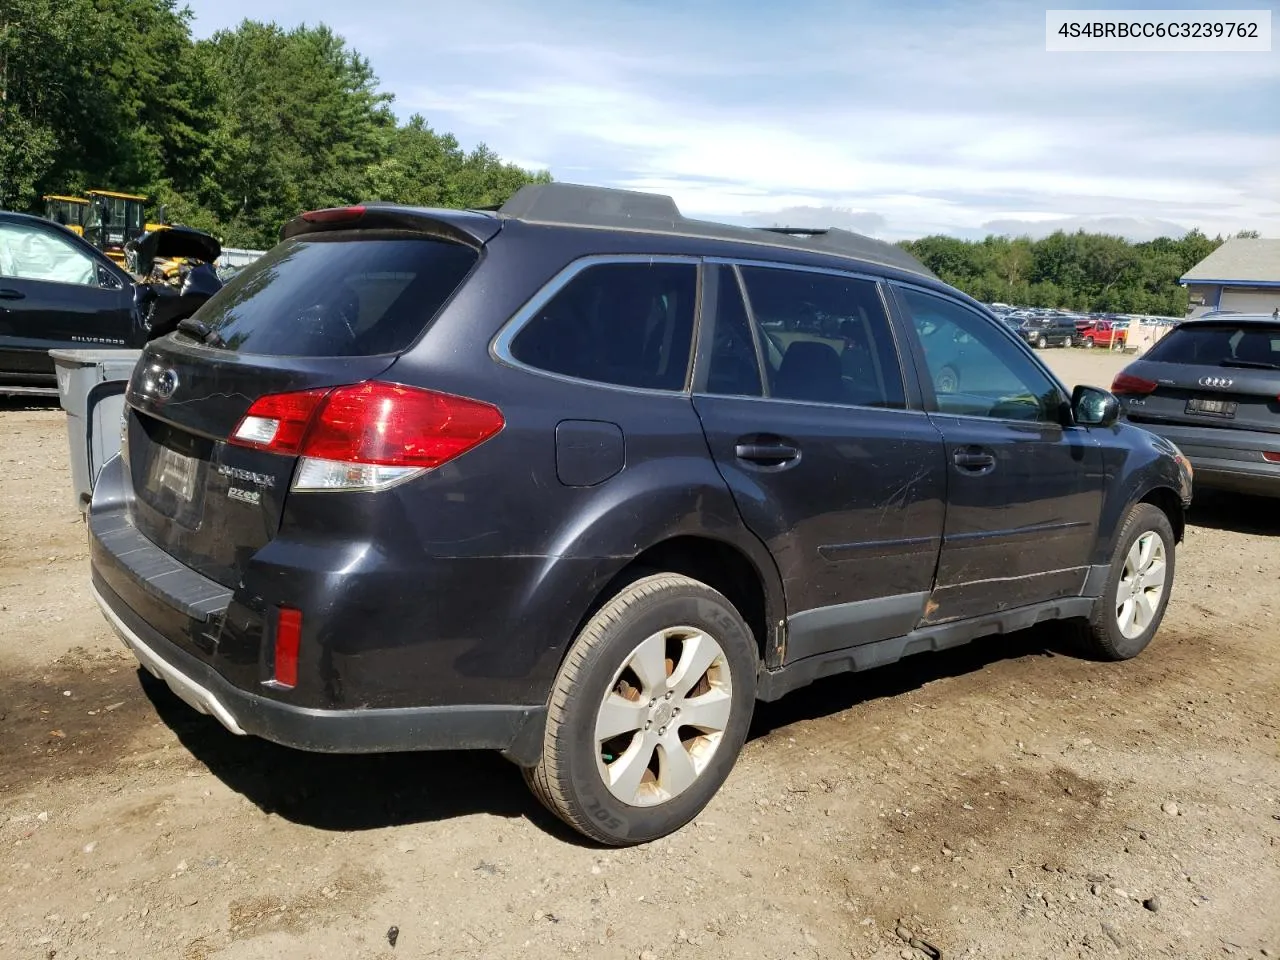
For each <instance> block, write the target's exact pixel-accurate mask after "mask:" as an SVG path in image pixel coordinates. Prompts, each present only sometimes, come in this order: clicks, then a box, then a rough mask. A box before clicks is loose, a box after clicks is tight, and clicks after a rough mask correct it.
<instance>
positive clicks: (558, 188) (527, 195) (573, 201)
mask: <svg viewBox="0 0 1280 960" xmlns="http://www.w3.org/2000/svg"><path fill="white" fill-rule="evenodd" d="M498 214H499V216H503V217H510V218H512V219H515V220H526V221H529V222H531V223H548V224H563V225H567V226H577V227H600V228H613V229H618V230H636V231H648V232H653V233H666V234H671V235H673V236H683V237H698V238H704V239H710V240H727V241H732V242H736V243H755V244H762V245H767V246H771V247H785V248H787V249H791V250H806V251H809V252H811V253H823V254H828V255H830V256H837V257H848V258H851V259H855V260H863V261H869V262H872V263H879V264H882V265H884V266H889V267H896V268H898V269H899V270H905V271H908V272H910V273H917V274H922V275H924V276H927V277H933V276H934V274H933V272H932V271H930V270H929V269H928V268H927V267H926V266H925V265H924V264H922V263H921V262H920V261H919V260H917V259H916V258H915V257H913V256H911V254H909V253H907V252H906V251H905V250H903V249H902V248H901V247H896V246H894V245H893V244H891V243H885V242H884V241H883V240H874V239H872V238H871V237H864V236H862V235H861V234H858V233H852V232H850V231H848V230H840V229H836V228H834V227H832V228H826V229H811V228H806V227H739V226H733V225H731V224H727V223H715V222H713V221H710V220H693V219H690V218H688V217H685V216H683V215H682V214H681V213H680V209H679V208H678V207H677V206H676V203H675V201H674V200H672V199H671V198H670V197H664V196H662V195H660V194H656V193H639V192H637V191H634V190H617V189H613V188H610V187H588V186H580V185H578V184H573V183H539V184H529V185H528V186H524V187H521V188H520V189H519V190H517V191H516V193H515V195H514V196H512V198H511V199H510V200H508V201H507V202H506V203H504V204H503V205H502V206H501V207H500V208H498Z"/></svg>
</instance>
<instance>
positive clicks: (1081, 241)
mask: <svg viewBox="0 0 1280 960" xmlns="http://www.w3.org/2000/svg"><path fill="white" fill-rule="evenodd" d="M1237 236H1238V237H1254V238H1256V237H1257V236H1258V234H1257V233H1256V232H1255V231H1249V230H1242V231H1240V233H1238V234H1237ZM1222 243H1223V238H1222V237H1221V236H1219V237H1217V238H1215V239H1212V240H1211V239H1209V238H1208V237H1207V236H1205V235H1204V234H1203V233H1201V232H1200V231H1199V230H1192V231H1190V232H1189V233H1186V234H1184V235H1183V236H1182V237H1181V238H1179V239H1173V238H1171V237H1159V238H1157V239H1155V240H1150V241H1147V242H1145V243H1130V242H1129V241H1127V240H1124V239H1122V238H1121V237H1112V236H1107V235H1105V234H1099V233H1086V232H1084V231H1078V232H1076V233H1065V232H1063V231H1058V232H1057V233H1053V234H1051V235H1049V236H1047V237H1045V238H1043V239H1041V240H1032V239H1030V238H1028V237H995V236H992V237H987V238H986V239H985V240H976V241H972V240H959V239H956V238H955V237H946V236H931V237H923V238H921V239H919V240H908V241H904V242H902V243H901V244H900V246H901V247H903V248H904V249H905V250H907V251H909V252H910V253H911V254H913V255H914V256H915V257H916V258H917V259H919V260H920V261H922V262H923V263H924V264H925V266H927V267H929V269H931V270H932V271H933V272H934V273H936V274H937V275H938V276H939V277H941V278H942V279H943V280H945V281H946V282H947V283H950V284H951V285H952V286H955V287H958V288H960V289H961V290H963V291H964V292H965V293H967V294H969V295H970V296H971V297H974V298H975V299H977V300H981V301H983V302H985V303H998V302H1003V303H1010V304H1015V305H1017V306H1028V307H1056V308H1060V309H1066V310H1078V311H1082V312H1104V313H1140V314H1152V315H1155V316H1167V317H1181V316H1183V315H1185V313H1186V310H1187V291H1186V288H1185V287H1182V286H1180V285H1179V284H1178V278H1179V277H1181V276H1182V275H1183V274H1184V273H1186V272H1187V271H1188V270H1190V269H1191V268H1192V267H1193V266H1195V265H1196V264H1197V263H1199V262H1200V261H1201V260H1203V259H1204V258H1205V257H1207V256H1208V255H1209V254H1210V253H1212V252H1213V251H1214V250H1216V249H1217V248H1218V247H1219V246H1220V245H1221V244H1222Z"/></svg>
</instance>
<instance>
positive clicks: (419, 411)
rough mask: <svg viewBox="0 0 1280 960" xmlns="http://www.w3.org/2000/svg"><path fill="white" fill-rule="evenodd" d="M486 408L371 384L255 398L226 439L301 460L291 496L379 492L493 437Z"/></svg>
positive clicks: (492, 418)
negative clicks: (298, 492) (306, 492)
mask: <svg viewBox="0 0 1280 960" xmlns="http://www.w3.org/2000/svg"><path fill="white" fill-rule="evenodd" d="M505 424H506V421H505V420H504V419H503V416H502V411H500V410H499V409H498V408H497V407H495V406H493V405H492V404H488V403H483V402H481V401H479V400H470V399H467V398H466V397H457V396H454V395H452V394H448V393H436V392H435V391H433V390H421V389H419V388H417V387H406V386H402V385H400V384H395V383H382V382H380V381H376V380H371V381H368V382H365V383H357V384H352V385H350V386H344V387H334V388H332V389H322V390H307V391H303V392H299V393H276V394H268V395H266V396H264V397H259V398H258V399H257V400H256V401H255V402H254V403H253V405H252V406H251V407H250V408H249V412H248V413H246V414H245V416H244V418H243V419H242V420H241V421H240V423H239V424H238V425H237V426H236V429H235V430H234V431H233V432H232V434H231V437H230V438H229V439H228V442H229V443H232V444H236V445H238V446H246V447H256V448H258V449H260V450H267V451H269V452H271V453H279V454H284V455H286V456H301V457H302V458H303V459H302V462H301V463H300V464H299V465H298V470H297V473H296V474H295V476H294V480H293V489H294V490H380V489H382V488H384V487H387V486H390V485H391V484H393V483H396V482H398V481H400V480H404V479H407V478H408V477H410V476H414V475H416V474H419V473H422V472H423V471H425V470H431V469H433V468H435V467H438V466H440V465H441V464H443V463H447V462H448V461H450V460H452V459H453V458H454V457H458V456H460V455H462V454H463V453H466V452H467V451H468V450H470V449H471V448H472V447H475V446H478V445H479V444H481V443H483V442H484V441H485V440H488V439H489V438H490V437H492V436H493V435H494V434H496V433H498V432H499V431H500V430H501V429H502V428H503V426H505Z"/></svg>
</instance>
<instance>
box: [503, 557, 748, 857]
mask: <svg viewBox="0 0 1280 960" xmlns="http://www.w3.org/2000/svg"><path fill="white" fill-rule="evenodd" d="M756 664H757V658H756V646H755V640H754V638H753V636H752V634H751V631H750V629H749V628H748V627H747V625H746V624H745V623H744V622H743V620H742V617H741V616H740V615H739V613H738V611H737V610H736V609H735V608H734V606H733V604H731V603H730V602H729V601H728V600H727V599H725V597H724V596H722V595H721V594H720V593H718V592H717V591H715V590H713V589H711V588H710V587H709V586H707V585H706V584H704V583H700V582H698V581H696V580H692V579H690V578H688V577H684V576H680V575H678V574H671V573H663V574H657V575H654V576H650V577H645V578H644V579H642V580H638V581H636V582H635V583H633V584H632V585H630V586H629V587H627V588H626V589H625V590H623V591H622V592H621V593H619V594H618V595H617V596H615V597H614V598H613V599H612V600H611V601H609V603H607V604H606V605H605V606H604V607H603V608H602V609H601V610H600V612H599V613H597V614H596V615H595V616H594V617H592V618H591V620H590V622H588V624H587V625H586V627H585V628H584V629H583V630H582V632H581V633H580V634H579V635H578V637H577V639H576V640H575V641H574V643H573V646H572V647H571V648H570V650H569V654H568V656H567V657H566V658H565V662H564V664H563V665H562V666H561V668H560V673H559V674H558V675H557V677H556V682H555V686H554V687H553V689H552V693H551V701H550V704H549V707H548V712H547V730H546V734H545V737H544V740H543V748H542V759H541V760H540V761H539V763H538V765H537V766H536V767H534V768H532V769H531V770H526V771H525V777H526V780H527V781H528V783H529V786H530V788H531V789H532V790H533V792H534V794H535V795H536V796H537V797H538V799H539V800H541V801H542V803H543V804H544V805H545V806H547V808H548V809H550V810H551V811H552V812H553V813H555V814H556V815H557V816H558V817H560V818H561V819H562V820H564V821H565V822H566V823H567V824H569V826H571V827H573V828H574V829H576V830H578V831H580V832H582V833H584V834H586V835H587V836H588V837H591V838H592V839H594V840H597V841H599V842H601V843H607V844H611V845H614V846H624V845H628V844H634V843H643V842H645V841H647V840H653V839H655V838H657V837H661V836H664V835H666V834H668V833H671V832H673V831H675V830H678V829H679V828H680V827H682V826H683V825H684V824H686V823H688V822H689V821H690V820H692V819H693V818H694V817H695V816H697V815H698V813H699V812H700V811H701V810H702V808H703V807H705V806H706V804H707V802H708V801H709V800H710V799H711V798H712V797H713V796H714V795H715V793H716V791H717V790H718V789H719V788H720V785H721V784H722V783H724V780H725V778H726V777H727V776H728V775H729V771H730V770H731V769H732V768H733V764H734V761H735V760H736V759H737V756H738V752H739V751H740V750H741V748H742V743H743V741H744V740H745V739H746V735H747V726H748V724H749V723H750V721H751V712H752V709H753V708H754V704H755V692H756V691H755V685H756Z"/></svg>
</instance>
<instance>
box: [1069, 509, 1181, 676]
mask: <svg viewBox="0 0 1280 960" xmlns="http://www.w3.org/2000/svg"><path fill="white" fill-rule="evenodd" d="M1174 560H1175V557H1174V536H1173V527H1172V526H1171V525H1170V523H1169V518H1168V517H1167V516H1165V513H1164V511H1162V510H1160V509H1159V508H1158V507H1155V506H1152V505H1151V504H1149V503H1137V504H1134V505H1133V506H1132V507H1130V508H1129V513H1128V515H1127V516H1126V517H1125V520H1124V524H1123V526H1122V527H1121V529H1120V534H1119V536H1118V537H1117V539H1116V546H1115V550H1114V551H1112V554H1111V571H1110V573H1109V574H1108V575H1107V582H1106V585H1105V586H1104V587H1103V591H1102V596H1100V597H1099V598H1098V600H1097V602H1096V603H1095V604H1094V608H1093V615H1092V616H1091V617H1090V619H1089V626H1088V630H1087V631H1086V634H1085V640H1086V643H1087V646H1088V648H1089V651H1090V652H1091V653H1092V654H1094V655H1095V656H1097V657H1100V658H1101V659H1104V660H1128V659H1129V658H1130V657H1135V656H1137V655H1138V654H1139V653H1141V652H1142V651H1143V650H1144V649H1145V648H1146V646H1147V644H1149V643H1150V642H1151V638H1152V637H1154V636H1155V633H1156V630H1158V629H1159V627H1160V622H1161V620H1163V619H1164V612H1165V608H1166V607H1167V606H1168V604H1169V594H1170V592H1171V590H1172V587H1173V573H1174Z"/></svg>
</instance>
